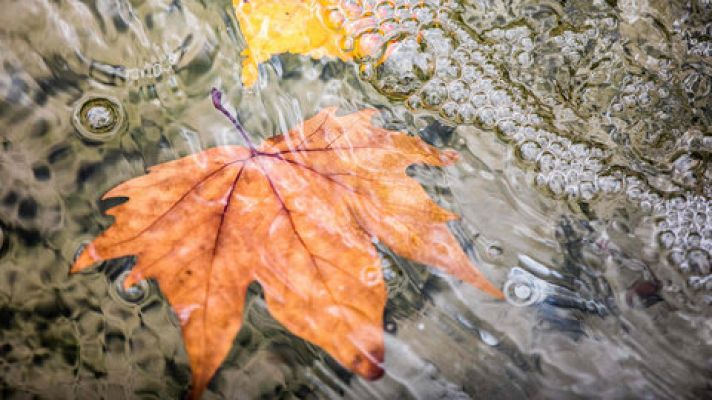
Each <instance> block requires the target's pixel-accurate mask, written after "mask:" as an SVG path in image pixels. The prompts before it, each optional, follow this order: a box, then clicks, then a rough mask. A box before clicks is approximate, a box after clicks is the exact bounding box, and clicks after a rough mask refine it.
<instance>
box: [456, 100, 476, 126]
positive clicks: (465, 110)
mask: <svg viewBox="0 0 712 400" xmlns="http://www.w3.org/2000/svg"><path fill="white" fill-rule="evenodd" d="M457 116H458V119H459V120H460V121H461V122H463V123H465V124H471V123H473V122H475V118H476V117H477V110H476V109H475V107H473V106H472V105H471V104H470V103H465V104H461V105H460V106H459V107H458V109H457Z"/></svg>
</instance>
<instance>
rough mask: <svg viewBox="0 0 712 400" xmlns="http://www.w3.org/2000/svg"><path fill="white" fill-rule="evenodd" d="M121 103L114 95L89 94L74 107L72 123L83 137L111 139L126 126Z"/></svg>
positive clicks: (98, 139)
mask: <svg viewBox="0 0 712 400" xmlns="http://www.w3.org/2000/svg"><path fill="white" fill-rule="evenodd" d="M125 121H126V117H125V115H124V109H123V107H122V106H121V103H119V101H118V100H117V99H115V98H113V97H108V96H106V97H102V96H96V95H89V96H85V97H83V98H82V99H81V100H79V102H78V103H77V105H76V106H75V107H74V114H73V115H72V124H73V125H74V128H75V129H76V130H77V132H78V133H79V136H81V137H82V139H85V140H87V141H89V142H94V143H101V142H106V141H108V140H111V139H112V138H113V137H114V136H116V135H117V134H118V133H119V132H121V131H122V130H123V129H124V128H125Z"/></svg>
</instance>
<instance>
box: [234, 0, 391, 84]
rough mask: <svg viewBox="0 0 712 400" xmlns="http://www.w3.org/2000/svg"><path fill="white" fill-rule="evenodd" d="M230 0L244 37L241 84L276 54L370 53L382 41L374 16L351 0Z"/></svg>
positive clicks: (342, 56) (344, 57) (341, 55)
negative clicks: (245, 46)
mask: <svg viewBox="0 0 712 400" xmlns="http://www.w3.org/2000/svg"><path fill="white" fill-rule="evenodd" d="M233 4H234V6H235V12H236V14H237V19H238V21H239V22H240V30H241V31H242V35H243V36H244V38H245V40H246V41H247V48H246V49H245V50H244V51H243V52H242V55H243V56H244V57H245V59H244V60H243V62H242V82H243V83H244V84H245V86H252V84H254V83H255V81H256V80H257V65H258V64H259V63H261V62H264V61H266V60H268V59H269V58H270V57H272V56H273V55H276V54H282V53H294V54H304V55H308V56H311V57H314V58H322V57H327V56H331V57H335V58H338V59H340V60H344V61H350V60H352V59H353V58H360V57H366V56H369V55H372V54H374V53H375V52H376V50H377V49H379V48H381V46H382V45H383V36H382V35H381V34H380V33H378V32H377V29H378V24H377V22H376V19H375V17H369V16H367V14H368V13H366V14H364V12H365V11H366V10H365V8H364V7H363V6H361V5H360V3H359V2H356V1H351V2H345V1H339V0H233ZM364 15H366V16H365V17H364ZM354 17H358V18H354ZM354 38H356V40H355V41H354Z"/></svg>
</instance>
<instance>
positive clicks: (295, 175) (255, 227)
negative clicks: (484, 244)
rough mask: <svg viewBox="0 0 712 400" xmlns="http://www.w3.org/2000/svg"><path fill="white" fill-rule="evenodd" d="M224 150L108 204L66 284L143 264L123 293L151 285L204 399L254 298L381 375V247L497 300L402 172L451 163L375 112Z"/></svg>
mask: <svg viewBox="0 0 712 400" xmlns="http://www.w3.org/2000/svg"><path fill="white" fill-rule="evenodd" d="M213 102H214V104H215V106H216V107H217V108H218V109H220V110H221V111H222V112H223V113H224V114H225V115H227V116H228V117H229V118H230V120H231V121H232V122H233V124H234V125H235V126H236V128H237V129H238V130H239V131H240V133H241V134H242V135H243V137H244V139H245V140H246V141H247V143H248V145H249V147H241V146H221V147H215V148H212V149H209V150H206V151H203V152H201V153H197V154H194V155H191V156H187V157H184V158H181V159H178V160H175V161H171V162H167V163H164V164H160V165H157V166H154V167H152V168H151V169H150V173H149V174H148V175H145V176H142V177H138V178H134V179H131V180H129V181H127V182H124V183H122V184H121V185H119V186H117V187H115V188H114V189H112V190H111V191H109V192H108V193H106V195H105V196H104V198H109V197H128V199H129V200H128V201H127V202H125V203H123V204H121V205H118V206H116V207H114V208H112V209H110V210H109V211H108V214H109V215H113V216H114V217H115V218H116V222H115V224H114V225H112V226H111V227H110V228H109V229H107V230H106V231H105V232H104V233H103V234H101V235H100V236H99V237H97V238H96V239H95V240H94V241H93V242H92V243H91V244H89V245H88V246H87V247H86V248H85V249H84V250H83V252H82V253H81V254H80V256H79V258H78V259H77V260H76V262H75V264H74V265H73V266H72V269H71V270H72V272H76V271H80V270H83V269H85V268H87V267H89V266H91V265H92V264H94V263H96V262H98V261H101V260H107V259H111V258H117V257H123V256H128V255H136V256H137V262H136V265H135V266H134V268H133V269H132V271H131V272H130V274H129V275H128V277H127V279H126V280H125V282H124V286H125V287H127V288H128V287H130V286H131V285H133V284H135V283H137V282H138V281H140V280H142V279H156V280H157V281H158V283H159V285H160V288H161V290H162V291H163V293H164V294H165V295H166V297H167V298H168V301H169V302H170V304H171V305H172V307H173V310H174V311H175V313H176V315H177V316H178V318H179V320H180V322H181V327H182V331H183V338H184V341H185V346H186V350H187V353H188V356H189V358H190V363H191V369H192V371H193V372H192V374H193V386H192V397H193V398H197V397H199V396H200V394H201V393H202V392H203V390H204V389H205V387H206V386H207V384H208V382H209V381H210V379H211V378H212V376H213V374H214V373H215V371H216V369H217V368H218V367H219V366H220V364H221V363H222V361H223V359H224V358H225V356H226V355H227V353H228V351H229V349H230V347H231V345H232V342H233V340H234V337H235V335H236V334H237V332H238V331H239V329H240V324H241V323H242V311H243V306H244V301H245V294H246V289H247V287H248V285H249V284H250V283H251V282H253V281H257V282H259V283H260V284H261V285H262V288H263V290H264V296H265V300H266V302H267V306H268V309H269V310H270V312H271V313H272V315H273V316H274V318H276V319H277V320H278V321H280V322H281V323H282V324H283V325H284V326H285V327H286V328H287V329H289V330H290V331H291V332H293V333H294V334H296V335H298V336H300V337H302V338H304V339H306V340H308V341H310V342H312V343H314V344H316V345H318V346H320V347H321V348H323V349H324V350H326V351H327V352H329V353H330V354H331V355H332V356H333V357H334V358H335V359H337V360H338V361H339V362H341V363H342V364H343V365H344V366H345V367H347V368H349V369H351V370H352V371H355V372H356V373H358V374H359V375H361V376H363V377H366V378H377V377H379V376H380V375H381V374H382V369H381V366H380V365H381V363H382V361H383V353H384V345H383V309H384V306H385V302H386V289H385V285H384V282H383V277H382V273H381V262H380V259H379V255H378V253H377V251H376V249H375V247H374V240H375V239H378V240H380V241H381V242H383V243H384V244H385V245H387V246H389V247H390V248H391V249H393V250H394V251H395V252H396V253H398V254H400V255H402V256H404V257H407V258H409V259H411V260H415V261H418V262H421V263H423V264H428V265H431V266H434V267H438V268H440V269H442V270H443V271H445V272H448V273H450V274H452V275H454V276H456V277H458V278H460V279H462V280H464V281H467V282H469V283H471V284H472V285H474V286H476V287H478V288H480V289H482V290H484V291H485V292H487V293H489V294H491V295H493V296H495V297H497V298H502V293H501V292H500V291H499V289H497V288H496V287H495V286H493V285H492V284H491V283H490V282H489V281H488V280H487V279H486V278H485V277H483V276H482V275H481V274H480V273H479V272H478V271H477V269H476V268H475V267H474V265H472V264H471V263H470V261H469V259H468V258H467V256H466V255H465V254H464V252H463V251H462V249H461V248H460V246H459V244H458V242H457V240H456V239H455V237H454V236H453V235H452V234H451V233H450V231H449V230H448V228H447V225H446V222H447V221H450V220H453V219H455V218H457V216H456V215H454V214H452V213H450V212H448V211H446V210H444V209H442V208H441V207H439V206H438V205H437V204H435V203H434V202H433V201H432V200H431V199H430V198H429V197H428V195H427V193H426V192H425V191H424V190H423V188H422V187H421V186H420V185H419V184H418V182H417V181H416V180H415V179H413V178H410V177H408V175H406V173H405V169H406V167H408V166H409V165H411V164H415V163H422V164H428V165H434V166H444V165H448V164H451V163H452V162H454V160H455V159H456V153H454V152H440V151H438V150H437V149H435V148H434V147H431V146H429V145H427V144H426V143H424V142H423V141H422V140H421V139H420V138H418V137H413V136H408V135H405V134H402V133H398V132H393V131H388V130H385V129H380V128H377V127H375V126H373V125H371V122H370V119H371V116H372V115H373V114H374V112H375V110H365V111H359V112H355V113H352V114H348V115H345V116H337V115H336V113H335V109H331V108H330V109H326V110H323V111H321V112H320V113H319V114H317V115H316V116H314V117H313V118H311V119H309V120H308V121H306V122H305V123H304V125H303V126H302V127H299V128H297V129H294V130H292V131H290V132H288V133H286V134H284V135H281V136H277V137H274V138H272V139H269V140H266V141H265V142H263V143H262V145H261V146H259V147H255V146H254V145H253V144H252V142H250V139H249V136H247V134H246V133H245V132H244V130H243V129H242V127H241V126H240V125H239V123H238V122H237V121H236V120H235V118H234V117H232V116H231V115H230V114H229V113H228V112H227V111H226V110H225V109H224V108H223V107H222V105H221V103H220V92H218V91H216V90H215V89H214V92H213Z"/></svg>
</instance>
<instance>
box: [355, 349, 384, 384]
mask: <svg viewBox="0 0 712 400" xmlns="http://www.w3.org/2000/svg"><path fill="white" fill-rule="evenodd" d="M383 358H384V349H383V347H382V346H381V347H377V348H375V349H371V350H369V351H368V352H367V353H365V354H356V355H355V356H354V359H353V361H352V362H351V370H352V371H355V372H356V373H357V374H359V375H360V376H362V377H363V378H364V379H367V380H369V381H373V380H376V379H379V378H381V377H382V376H383V373H384V371H383V368H382V367H381V365H383Z"/></svg>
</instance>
